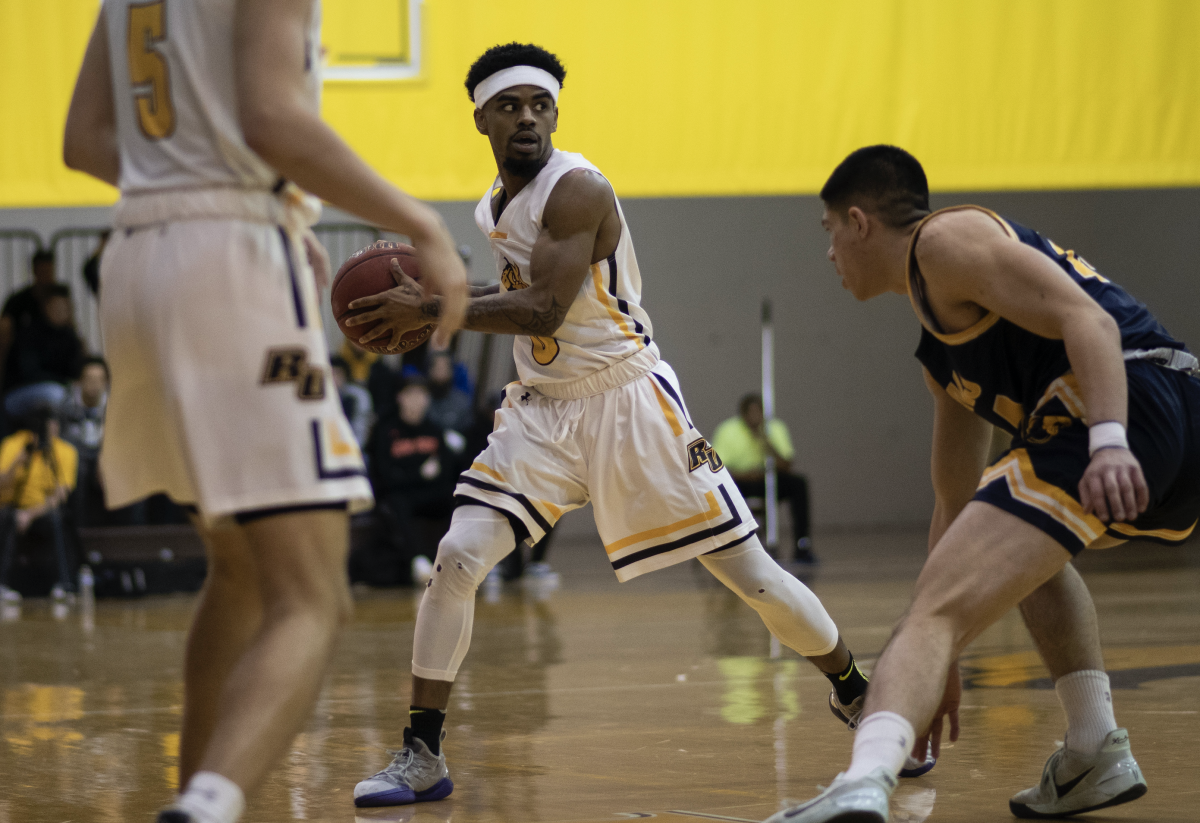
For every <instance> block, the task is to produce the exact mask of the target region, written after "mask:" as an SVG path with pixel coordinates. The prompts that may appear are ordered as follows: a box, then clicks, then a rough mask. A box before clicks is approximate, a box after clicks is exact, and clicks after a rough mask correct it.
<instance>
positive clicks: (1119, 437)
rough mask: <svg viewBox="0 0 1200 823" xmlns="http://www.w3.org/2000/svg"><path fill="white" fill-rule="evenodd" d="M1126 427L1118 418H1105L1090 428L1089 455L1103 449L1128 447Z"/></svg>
mask: <svg viewBox="0 0 1200 823" xmlns="http://www.w3.org/2000/svg"><path fill="white" fill-rule="evenodd" d="M1128 448H1129V441H1128V440H1126V439H1125V427H1124V426H1122V425H1121V424H1120V423H1118V422H1117V421H1116V420H1105V421H1104V422H1103V423H1097V424H1096V425H1094V426H1091V427H1090V428H1088V457H1091V456H1092V455H1093V454H1095V453H1096V452H1098V451H1100V450H1101V449H1128Z"/></svg>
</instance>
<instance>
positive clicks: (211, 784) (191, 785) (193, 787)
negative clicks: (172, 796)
mask: <svg viewBox="0 0 1200 823" xmlns="http://www.w3.org/2000/svg"><path fill="white" fill-rule="evenodd" d="M175 805H176V806H177V807H179V808H180V809H182V810H183V811H185V812H187V813H188V814H190V815H191V816H192V817H194V818H196V823H237V820H238V818H240V817H241V816H242V811H243V810H245V808H246V797H245V795H244V794H242V790H241V789H240V788H238V785H237V784H236V783H234V782H233V781H232V780H230V779H229V778H227V777H222V776H221V775H219V774H217V773H216V772H196V773H195V774H194V775H192V779H191V780H189V781H188V784H187V789H186V790H185V791H184V792H183V794H181V795H180V796H179V798H178V799H177V800H176V801H175Z"/></svg>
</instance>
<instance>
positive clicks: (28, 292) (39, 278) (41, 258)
mask: <svg viewBox="0 0 1200 823" xmlns="http://www.w3.org/2000/svg"><path fill="white" fill-rule="evenodd" d="M29 265H30V268H31V269H32V272H33V284H32V285H29V286H26V287H25V288H23V289H21V290H20V291H15V292H13V293H12V294H10V295H9V296H8V299H7V300H5V301H4V308H3V310H0V369H4V368H5V367H6V365H7V363H8V355H9V352H10V351H11V350H12V344H13V338H14V336H15V335H16V333H17V330H18V329H22V328H25V327H26V326H28V325H29V324H30V323H32V322H34V320H36V319H38V318H40V317H41V316H42V306H43V305H44V304H45V302H46V297H47V296H48V295H49V293H50V288H51V287H52V286H53V285H54V277H55V273H54V252H52V251H49V250H48V249H38V250H37V251H36V252H34V255H33V258H32V259H31V260H30V264H29Z"/></svg>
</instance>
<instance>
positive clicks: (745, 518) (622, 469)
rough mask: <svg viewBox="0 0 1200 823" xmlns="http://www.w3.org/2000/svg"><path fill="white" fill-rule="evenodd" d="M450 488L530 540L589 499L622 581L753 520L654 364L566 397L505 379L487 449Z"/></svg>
mask: <svg viewBox="0 0 1200 823" xmlns="http://www.w3.org/2000/svg"><path fill="white" fill-rule="evenodd" d="M455 493H456V495H458V496H459V497H460V498H463V500H462V501H461V502H467V503H476V504H479V505H484V506H488V507H490V508H493V509H497V510H499V511H501V512H503V513H505V514H506V515H507V516H508V517H509V519H510V520H516V521H518V522H519V524H520V525H522V526H524V528H525V530H526V531H528V533H529V537H530V539H531V541H532V542H536V541H538V540H540V539H541V537H542V535H544V534H545V533H546V532H547V531H548V530H549V529H550V528H551V527H553V526H554V524H555V522H557V521H558V519H559V518H560V517H562V515H563V514H564V513H565V512H568V511H570V510H572V509H577V508H579V507H580V506H583V505H585V504H586V503H587V502H588V501H589V500H591V502H592V506H593V509H594V514H595V518H596V528H597V529H598V530H599V532H600V538H601V540H603V542H604V550H605V551H606V552H607V553H608V559H609V561H610V562H611V563H612V567H613V570H614V571H615V572H616V574H617V579H618V580H621V581H622V582H623V581H626V580H631V579H633V578H634V577H637V576H638V575H641V574H645V573H646V572H649V571H654V570H655V569H661V568H665V567H666V566H671V565H674V564H675V563H680V562H682V561H684V560H688V559H689V558H692V557H696V556H698V555H701V554H706V553H708V552H713V551H717V550H719V549H724V548H728V547H731V546H734V545H737V544H738V543H741V542H743V541H745V540H746V539H748V538H749V537H750V535H751V534H753V533H754V531H755V530H756V528H757V524H756V523H755V521H754V518H753V516H752V515H751V514H750V510H749V509H748V508H747V507H746V503H745V501H744V500H743V499H742V496H741V494H740V493H739V492H738V490H737V486H735V485H734V483H733V478H732V477H730V476H729V471H728V470H727V469H725V468H724V466H723V464H722V463H721V459H720V457H719V456H718V455H717V454H716V452H714V451H713V449H712V447H711V446H710V445H709V444H708V441H706V440H705V439H704V437H703V436H702V435H701V434H700V432H698V431H697V430H696V428H695V427H694V426H693V425H692V422H691V417H690V416H689V415H688V413H687V409H686V408H685V406H684V404H683V395H682V393H681V392H680V391H679V384H678V382H677V380H676V378H675V372H674V371H673V370H672V369H671V367H670V366H668V365H667V364H666V363H664V362H662V361H659V362H658V363H657V364H656V365H655V366H654V367H653V369H651V370H650V371H649V372H646V373H644V374H642V375H641V376H640V377H637V378H636V379H634V380H632V381H631V382H629V383H625V384H624V385H622V386H618V387H617V388H613V389H609V390H607V391H604V392H602V393H600V394H594V395H592V396H590V397H583V398H579V399H574V400H559V399H554V398H551V397H547V396H546V395H544V394H541V393H539V392H538V391H537V389H534V388H532V387H528V386H524V385H522V384H521V383H519V382H518V383H511V384H509V385H508V386H507V387H506V388H505V391H504V403H503V405H502V406H501V408H500V409H499V411H497V412H496V426H495V430H494V431H493V433H492V435H491V437H490V438H489V439H488V447H487V448H486V449H485V450H484V451H483V453H482V454H480V455H479V457H477V458H476V459H475V462H474V463H473V464H472V465H471V467H470V468H469V469H468V470H467V471H465V472H463V474H462V477H461V478H460V479H459V484H458V487H457V488H456V489H455ZM518 536H519V537H523V536H524V535H518Z"/></svg>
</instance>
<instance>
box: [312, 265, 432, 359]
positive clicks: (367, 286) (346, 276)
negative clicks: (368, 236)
mask: <svg viewBox="0 0 1200 823" xmlns="http://www.w3.org/2000/svg"><path fill="white" fill-rule="evenodd" d="M393 259H395V260H398V261H399V262H400V268H401V269H403V271H404V273H405V274H407V275H408V276H409V277H411V278H412V279H413V280H417V281H419V280H420V279H421V270H420V268H419V267H418V266H417V255H416V250H415V249H413V247H412V246H409V245H407V244H405V243H390V242H389V243H377V244H374V245H371V246H367V247H366V248H365V249H359V250H358V251H356V252H355V253H354V254H352V255H350V256H349V257H348V258H347V259H346V262H345V263H343V264H342V267H341V268H340V269H338V271H337V274H336V275H334V278H333V286H332V288H330V290H329V302H330V304H331V305H332V307H333V318H334V320H336V321H337V324H338V328H339V329H341V330H342V334H344V335H346V336H347V337H349V338H350V339H351V340H354V341H356V342H357V341H358V338H360V337H362V336H363V335H364V334H366V333H367V332H368V331H369V330H370V329H372V328H374V327H375V324H371V325H366V326H349V327H348V326H346V321H347V320H349V319H350V318H351V317H353V316H354V315H356V314H361V313H362V312H364V311H369V309H360V310H357V311H355V310H352V309H350V308H349V306H350V304H351V303H352V302H354V301H355V300H357V299H358V298H360V297H370V296H371V295H375V294H379V293H380V292H385V291H388V290H389V289H393V288H395V287H396V281H395V280H393V279H392V260H393ZM431 334H433V324H429V325H427V326H423V327H421V328H419V329H416V330H415V331H409V332H405V333H404V334H403V335H402V336H401V337H400V348H399V351H402V352H405V351H409V350H411V349H414V348H416V347H417V346H419V345H421V344H422V343H424V342H425V341H426V340H427V339H428V338H429V335H431ZM391 342H392V332H388V333H387V335H385V336H383V337H380V338H378V339H376V340H372V341H371V342H370V343H369V344H367V345H365V346H363V348H365V349H367V350H368V351H373V352H378V353H379V354H387V353H388V347H389V346H390V345H391ZM359 345H362V344H359Z"/></svg>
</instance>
